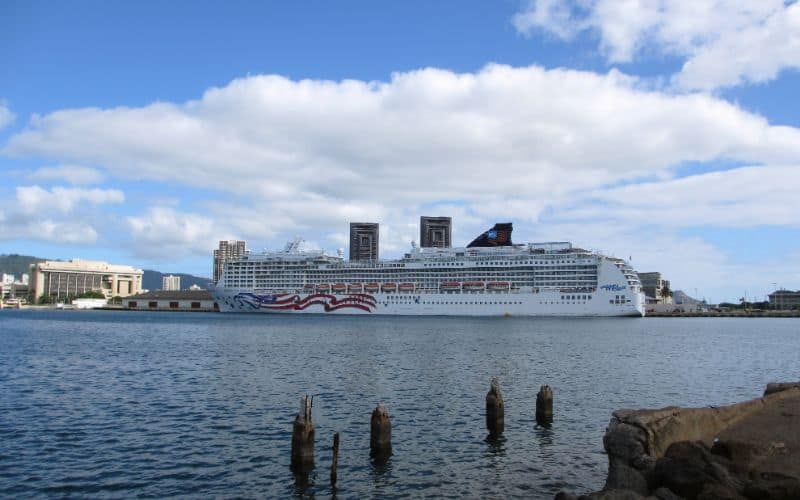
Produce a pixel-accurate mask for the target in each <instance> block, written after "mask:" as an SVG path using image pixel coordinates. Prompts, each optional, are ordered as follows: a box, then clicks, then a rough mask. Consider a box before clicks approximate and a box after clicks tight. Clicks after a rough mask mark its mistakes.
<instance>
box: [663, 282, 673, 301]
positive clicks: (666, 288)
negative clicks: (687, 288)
mask: <svg viewBox="0 0 800 500" xmlns="http://www.w3.org/2000/svg"><path fill="white" fill-rule="evenodd" d="M670 297H672V290H670V289H669V285H668V284H667V283H664V286H662V287H661V299H662V300H664V301H665V302H667V299H669V298H670Z"/></svg>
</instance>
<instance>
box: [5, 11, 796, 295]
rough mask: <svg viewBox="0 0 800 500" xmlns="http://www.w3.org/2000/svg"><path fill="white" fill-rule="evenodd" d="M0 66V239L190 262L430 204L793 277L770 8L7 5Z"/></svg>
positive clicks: (518, 227) (780, 14) (791, 152)
mask: <svg viewBox="0 0 800 500" xmlns="http://www.w3.org/2000/svg"><path fill="white" fill-rule="evenodd" d="M622 6H624V8H621V7H622ZM720 13H725V15H720ZM0 61H2V64H0V175H2V179H3V181H2V183H0V197H2V198H1V199H2V200H3V203H2V204H1V205H0V253H27V254H34V255H37V256H42V257H48V258H73V257H79V258H94V259H103V260H108V261H110V262H114V263H127V264H132V265H136V266H140V267H144V268H155V269H159V270H162V271H166V272H189V273H194V274H198V275H209V274H210V269H211V257H210V256H211V250H212V248H213V247H214V246H215V245H216V242H217V241H218V240H219V239H223V238H234V237H235V238H243V239H246V240H247V241H248V244H249V246H250V247H251V248H252V249H261V248H274V247H277V246H281V245H282V244H283V243H284V242H285V241H286V240H287V239H289V238H291V237H293V236H295V235H302V236H303V237H305V238H306V239H308V240H309V241H311V242H313V243H314V244H316V245H318V246H320V247H323V248H326V249H329V250H330V251H334V250H335V249H336V248H338V247H345V246H346V232H347V223H348V221H351V220H356V219H358V220H375V221H378V222H380V223H381V227H382V233H381V249H382V254H383V255H384V256H387V257H392V256H397V255H399V254H401V253H402V252H403V251H404V250H406V249H407V248H408V246H409V244H410V241H411V240H412V239H416V235H417V231H418V229H417V224H418V220H419V216H420V215H451V216H453V217H454V226H455V228H454V231H455V234H454V239H455V241H456V242H458V243H466V242H468V241H469V240H470V239H471V238H472V237H473V236H474V235H475V234H476V233H478V232H480V231H482V230H483V229H485V227H487V226H489V225H491V224H492V223H494V222H495V221H499V220H503V221H505V220H511V221H513V222H515V240H517V241H526V240H527V241H533V240H564V239H568V240H572V241H573V242H574V243H575V244H577V245H580V246H582V247H588V248H592V249H597V250H602V251H604V252H606V253H610V254H614V255H617V256H621V257H626V258H627V257H631V258H632V263H633V265H634V267H636V268H637V269H638V270H641V271H652V270H659V271H661V272H662V273H664V275H665V276H666V277H667V278H668V279H671V280H672V282H673V288H675V289H684V290H686V291H689V292H691V293H693V292H694V290H695V289H697V290H698V294H700V295H701V296H705V297H707V298H709V299H710V300H714V301H721V300H737V299H738V298H739V297H741V296H742V295H743V294H744V293H745V292H746V293H748V295H749V296H758V295H762V296H763V294H764V293H765V292H766V291H768V290H769V289H770V288H771V287H773V283H775V284H777V286H783V287H787V288H791V289H800V264H798V262H800V231H798V226H799V223H800V210H798V209H800V203H798V202H797V200H796V197H797V196H796V193H797V192H798V190H800V174H799V173H798V165H799V164H800V99H798V95H797V94H798V89H800V72H798V68H800V5H798V4H797V3H796V2H787V1H783V0H756V1H751V2H746V1H745V2H743V1H733V0H694V1H678V0H675V1H670V2H667V1H666V0H653V1H647V2H645V1H631V2H627V3H623V2H614V1H611V0H590V1H581V2H577V1H574V0H538V1H511V0H507V1H497V2H478V1H475V2H447V1H441V2H429V1H409V2H395V3H391V4H390V3H383V2H366V1H364V2H356V1H351V2H323V1H314V2H225V3H222V2H178V1H175V2H97V1H94V2H57V3H53V2H47V3H46V2H31V1H25V2H22V1H20V2H15V1H10V2H2V3H0Z"/></svg>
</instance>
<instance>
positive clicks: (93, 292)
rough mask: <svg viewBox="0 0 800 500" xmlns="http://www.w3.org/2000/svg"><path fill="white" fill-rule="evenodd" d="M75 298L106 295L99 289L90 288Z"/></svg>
mask: <svg viewBox="0 0 800 500" xmlns="http://www.w3.org/2000/svg"><path fill="white" fill-rule="evenodd" d="M75 298H76V299H104V298H106V296H105V295H103V292H100V291H98V290H89V291H87V292H83V293H82V294H80V295H78V296H77V297H75Z"/></svg>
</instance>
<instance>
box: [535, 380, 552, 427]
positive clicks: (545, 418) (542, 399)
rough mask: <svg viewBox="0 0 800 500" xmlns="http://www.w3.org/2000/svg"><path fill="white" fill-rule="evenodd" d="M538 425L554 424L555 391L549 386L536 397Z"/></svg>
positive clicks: (545, 386) (544, 386)
mask: <svg viewBox="0 0 800 500" xmlns="http://www.w3.org/2000/svg"><path fill="white" fill-rule="evenodd" d="M536 423H538V424H539V425H550V424H552V423H553V391H552V389H550V386H549V385H543V386H542V387H541V388H540V389H539V393H538V394H537V395H536Z"/></svg>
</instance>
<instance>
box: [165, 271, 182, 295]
mask: <svg viewBox="0 0 800 500" xmlns="http://www.w3.org/2000/svg"><path fill="white" fill-rule="evenodd" d="M161 289H162V290H164V291H165V292H174V291H177V290H180V289H181V277H180V276H173V275H171V274H170V275H169V276H162V277H161Z"/></svg>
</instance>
